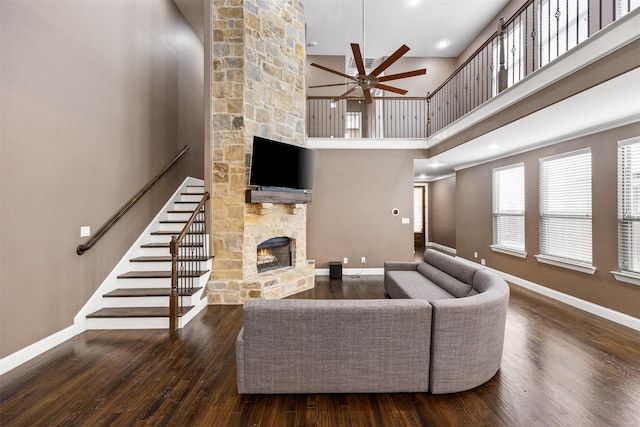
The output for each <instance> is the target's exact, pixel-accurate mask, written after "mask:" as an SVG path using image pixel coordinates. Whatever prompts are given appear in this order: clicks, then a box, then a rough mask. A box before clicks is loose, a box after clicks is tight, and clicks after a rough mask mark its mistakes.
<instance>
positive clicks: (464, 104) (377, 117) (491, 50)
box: [307, 0, 640, 138]
mask: <svg viewBox="0 0 640 427" xmlns="http://www.w3.org/2000/svg"><path fill="white" fill-rule="evenodd" d="M638 6H640V0H529V1H527V2H526V3H525V4H524V5H523V6H522V7H521V8H520V9H519V10H518V12H516V13H515V14H514V15H513V16H512V17H511V18H510V19H509V20H507V21H504V20H500V24H499V26H498V29H497V31H496V32H495V33H494V34H493V35H492V36H491V37H490V38H489V40H487V41H486V42H485V43H484V44H483V45H482V46H480V48H478V49H477V50H476V51H475V52H474V54H473V55H471V56H470V57H469V59H468V60H467V61H466V62H464V63H463V64H462V65H461V66H460V67H458V69H456V71H455V72H454V73H453V74H452V75H451V76H450V77H449V78H448V79H447V80H446V81H445V82H444V83H442V84H441V85H440V86H439V87H438V88H437V89H436V90H434V91H433V92H432V93H429V94H428V95H427V97H426V98H404V97H402V98H391V97H382V98H374V100H375V101H374V103H373V104H369V105H367V104H366V103H365V102H364V99H357V98H347V99H339V100H337V99H335V98H331V97H325V98H323V97H309V98H308V99H307V135H308V136H309V137H310V138H427V137H428V136H430V135H432V134H434V133H437V132H439V131H440V130H442V129H443V128H445V127H447V126H448V125H450V124H451V123H453V122H455V121H456V120H458V119H459V118H461V117H462V116H464V115H465V114H467V113H469V112H470V111H471V110H473V109H475V108H477V107H478V106H480V105H482V104H483V103H485V102H486V101H488V100H489V99H491V98H492V97H494V96H496V95H497V94H499V93H500V92H502V91H503V90H504V89H506V88H508V87H510V86H512V85H514V84H516V83H518V82H519V81H520V80H522V79H524V78H525V77H527V76H528V75H530V74H531V73H533V72H534V71H536V70H538V69H540V68H542V67H544V66H545V65H547V64H549V63H550V62H552V61H553V60H555V59H556V58H558V57H559V56H561V55H562V54H564V53H565V52H567V51H569V50H570V49H572V48H573V47H575V46H577V45H578V44H580V43H582V42H584V41H585V40H586V39H588V38H589V37H590V36H591V35H593V34H595V33H596V32H597V31H599V30H601V29H602V28H604V27H606V26H607V25H609V24H611V23H612V22H614V21H615V20H617V19H619V18H621V17H622V16H624V15H626V14H627V13H629V12H630V11H631V10H633V9H635V8H637V7H638Z"/></svg>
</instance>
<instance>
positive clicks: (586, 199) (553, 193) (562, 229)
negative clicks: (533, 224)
mask: <svg viewBox="0 0 640 427" xmlns="http://www.w3.org/2000/svg"><path fill="white" fill-rule="evenodd" d="M536 258H538V261H541V262H547V263H549V264H553V265H559V266H563V267H567V268H573V269H575V270H578V271H583V272H586V273H591V274H593V273H594V272H595V268H593V267H592V265H591V264H592V243H591V150H590V149H588V148H587V149H584V150H578V151H572V152H570V153H565V154H560V155H557V156H551V157H545V158H543V159H540V255H538V256H536Z"/></svg>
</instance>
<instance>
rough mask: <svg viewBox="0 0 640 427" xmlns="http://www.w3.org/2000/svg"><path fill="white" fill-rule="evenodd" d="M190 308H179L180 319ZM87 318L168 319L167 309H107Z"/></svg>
mask: <svg viewBox="0 0 640 427" xmlns="http://www.w3.org/2000/svg"><path fill="white" fill-rule="evenodd" d="M192 308H193V306H191V307H180V308H179V309H178V316H179V317H182V316H184V315H185V314H186V313H188V312H189V310H191V309H192ZM87 317H88V318H93V319H96V318H103V319H104V318H122V317H166V318H169V307H108V308H102V309H100V310H98V311H96V312H93V313H91V314H88V315H87Z"/></svg>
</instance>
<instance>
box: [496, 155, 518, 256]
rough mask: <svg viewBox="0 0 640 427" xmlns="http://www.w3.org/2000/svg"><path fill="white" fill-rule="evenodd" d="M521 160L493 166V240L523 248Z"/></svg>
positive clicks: (506, 246)
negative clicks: (508, 164) (496, 167)
mask: <svg viewBox="0 0 640 427" xmlns="http://www.w3.org/2000/svg"><path fill="white" fill-rule="evenodd" d="M524 212H525V210H524V164H523V163H518V164H516V165H511V166H507V167H504V168H498V169H494V170H493V244H494V246H498V247H503V248H506V249H512V250H516V251H521V252H524Z"/></svg>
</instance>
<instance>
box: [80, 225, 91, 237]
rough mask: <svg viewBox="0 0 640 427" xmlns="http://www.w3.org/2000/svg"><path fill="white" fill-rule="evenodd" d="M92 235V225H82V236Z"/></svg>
mask: <svg viewBox="0 0 640 427" xmlns="http://www.w3.org/2000/svg"><path fill="white" fill-rule="evenodd" d="M89 236H91V226H89V225H85V226H84V227H80V237H89Z"/></svg>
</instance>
